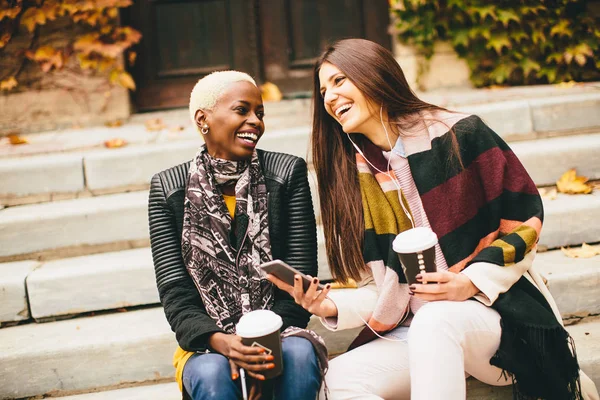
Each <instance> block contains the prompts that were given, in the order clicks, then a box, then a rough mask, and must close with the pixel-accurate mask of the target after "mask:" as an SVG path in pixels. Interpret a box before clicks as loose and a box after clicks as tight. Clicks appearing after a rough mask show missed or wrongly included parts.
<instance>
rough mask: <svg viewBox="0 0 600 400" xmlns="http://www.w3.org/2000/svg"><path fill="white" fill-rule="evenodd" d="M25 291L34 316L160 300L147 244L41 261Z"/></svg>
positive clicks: (41, 316)
mask: <svg viewBox="0 0 600 400" xmlns="http://www.w3.org/2000/svg"><path fill="white" fill-rule="evenodd" d="M0 265H1V264H0ZM27 293H28V298H29V307H30V309H31V316H32V317H33V318H34V319H42V318H46V317H52V316H59V315H69V314H80V313H84V312H88V311H100V310H109V309H116V308H121V307H131V306H138V305H148V304H158V303H159V298H158V291H157V289H156V280H155V277H154V266H153V263H152V254H151V252H150V249H149V248H141V249H135V250H125V251H119V252H111V253H103V254H96V255H91V256H83V257H74V258H67V259H62V260H55V261H48V262H45V263H42V265H41V266H40V267H39V268H38V269H36V270H35V271H33V272H32V273H30V274H29V276H28V277H27Z"/></svg>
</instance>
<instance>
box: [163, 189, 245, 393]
mask: <svg viewBox="0 0 600 400" xmlns="http://www.w3.org/2000/svg"><path fill="white" fill-rule="evenodd" d="M223 200H225V205H226V206H227V211H229V215H231V218H233V216H234V214H235V196H227V195H223ZM194 354H195V353H194V352H193V351H185V350H184V349H182V348H181V347H179V346H177V349H176V350H175V354H173V366H174V367H175V380H176V381H177V384H178V385H179V390H180V391H183V368H184V367H185V363H186V362H187V360H189V359H190V357H191V356H193V355H194Z"/></svg>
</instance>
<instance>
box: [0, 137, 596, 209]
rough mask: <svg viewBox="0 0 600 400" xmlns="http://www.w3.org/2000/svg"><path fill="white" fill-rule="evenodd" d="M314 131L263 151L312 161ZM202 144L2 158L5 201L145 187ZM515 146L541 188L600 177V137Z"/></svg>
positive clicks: (273, 142)
mask: <svg viewBox="0 0 600 400" xmlns="http://www.w3.org/2000/svg"><path fill="white" fill-rule="evenodd" d="M309 132H310V128H309V127H298V128H290V129H287V130H280V131H276V132H273V133H269V134H267V135H265V136H264V137H263V139H262V140H261V142H260V146H259V147H260V148H263V149H265V150H272V151H280V152H284V153H290V154H294V155H296V156H299V157H303V158H305V159H308V158H309V156H310V154H309V151H308V146H309ZM201 143H202V142H201V140H200V139H199V138H194V139H191V140H180V141H175V142H168V143H159V144H144V145H138V146H132V147H125V148H122V149H114V150H107V149H104V150H96V151H90V152H87V153H83V154H78V155H74V154H69V153H67V154H62V155H57V154H52V155H41V156H34V157H27V158H7V159H0V182H2V183H3V184H2V189H1V190H2V192H1V193H0V201H1V202H3V203H4V204H6V205H14V204H23V203H32V202H45V201H51V200H56V199H58V200H60V199H61V198H64V197H67V198H68V197H76V196H78V195H79V196H81V195H82V194H87V195H88V196H89V195H93V194H104V193H112V192H120V191H125V190H128V189H140V188H145V187H147V186H148V184H149V182H150V179H151V177H152V175H153V174H154V173H156V172H158V171H161V170H163V169H167V168H169V167H171V166H174V165H177V164H179V163H182V162H185V161H188V160H190V159H191V158H192V157H193V156H194V154H195V152H196V149H197V148H198V146H200V145H201ZM512 147H513V149H514V151H515V153H516V154H517V155H518V156H519V158H520V159H521V161H522V162H523V164H524V165H525V167H526V168H527V170H528V171H529V173H530V174H531V176H532V178H533V179H534V181H535V182H536V183H537V184H538V185H548V184H553V183H554V182H555V181H556V180H557V179H558V177H560V175H561V174H562V173H563V172H564V171H566V170H567V169H569V168H577V169H578V172H579V173H580V174H582V175H585V176H588V177H589V178H590V179H600V159H599V158H598V157H595V154H597V153H598V152H599V151H600V133H595V134H585V135H574V136H568V137H559V138H546V139H538V140H530V141H522V142H514V143H512ZM57 176H61V177H62V178H61V179H56V177H57ZM23 177H27V178H28V179H23ZM84 182H85V183H84Z"/></svg>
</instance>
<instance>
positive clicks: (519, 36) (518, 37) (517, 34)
mask: <svg viewBox="0 0 600 400" xmlns="http://www.w3.org/2000/svg"><path fill="white" fill-rule="evenodd" d="M510 38H511V39H513V40H514V41H515V42H520V41H522V40H525V39H528V38H529V35H528V34H527V33H526V32H525V31H522V30H519V31H514V32H511V33H510Z"/></svg>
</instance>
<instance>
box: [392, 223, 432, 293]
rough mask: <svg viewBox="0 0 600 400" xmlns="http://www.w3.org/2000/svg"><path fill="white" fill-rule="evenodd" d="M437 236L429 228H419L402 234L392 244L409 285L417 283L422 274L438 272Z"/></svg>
mask: <svg viewBox="0 0 600 400" xmlns="http://www.w3.org/2000/svg"><path fill="white" fill-rule="evenodd" d="M437 242H438V239H437V235H436V234H435V233H434V232H433V231H432V230H431V229H429V228H426V227H417V228H412V229H409V230H406V231H404V232H400V233H399V234H398V235H397V236H396V238H395V239H394V241H393V242H392V248H393V249H394V251H395V252H396V253H398V257H399V258H400V264H402V269H403V270H404V275H405V276H406V280H407V281H408V284H409V285H412V284H413V283H425V284H426V283H427V281H425V280H423V281H421V282H417V279H416V276H417V275H418V274H419V273H421V272H436V271H437V266H436V263H435V245H436V244H437Z"/></svg>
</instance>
